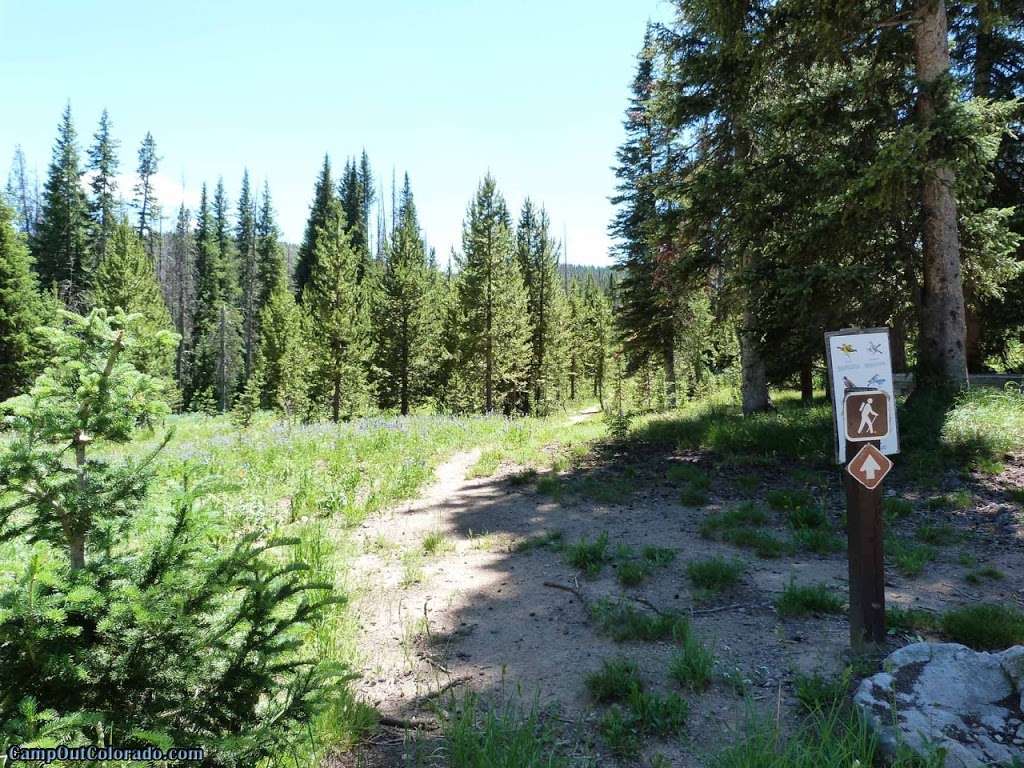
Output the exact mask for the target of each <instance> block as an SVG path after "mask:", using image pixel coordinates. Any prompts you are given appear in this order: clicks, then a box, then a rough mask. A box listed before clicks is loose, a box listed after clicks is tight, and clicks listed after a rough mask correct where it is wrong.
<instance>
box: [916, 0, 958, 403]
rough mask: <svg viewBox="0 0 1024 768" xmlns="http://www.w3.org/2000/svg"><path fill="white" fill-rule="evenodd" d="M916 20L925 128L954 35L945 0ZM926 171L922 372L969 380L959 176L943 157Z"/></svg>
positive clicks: (929, 1) (923, 5) (954, 381)
mask: <svg viewBox="0 0 1024 768" xmlns="http://www.w3.org/2000/svg"><path fill="white" fill-rule="evenodd" d="M917 21H918V23H917V24H915V25H914V54H915V59H916V63H917V78H918V80H919V81H920V84H921V85H920V95H919V97H918V102H917V113H918V118H919V120H920V122H921V125H922V127H927V126H929V125H930V124H931V123H932V121H933V120H934V118H935V113H936V104H935V95H936V94H935V91H936V89H941V88H942V87H943V80H944V79H945V77H946V76H947V75H948V73H949V40H948V26H947V23H946V4H945V2H944V0H921V2H919V4H918V10H917ZM928 159H929V160H930V162H929V163H928V164H927V166H926V169H925V172H924V180H923V182H924V183H923V189H922V203H923V208H924V232H923V241H924V285H923V290H922V302H921V303H922V306H921V341H920V346H921V355H920V358H921V359H920V368H921V370H920V373H921V376H920V377H919V378H920V379H922V380H925V381H931V382H932V383H936V384H950V385H953V386H956V387H963V386H966V384H967V355H966V335H967V328H966V322H965V311H964V288H963V278H962V275H961V271H960V232H959V229H958V222H957V209H956V197H955V195H954V192H953V190H954V186H955V184H956V175H955V172H954V171H953V168H952V166H951V164H950V163H949V162H948V161H947V160H944V159H943V158H941V157H929V158H928Z"/></svg>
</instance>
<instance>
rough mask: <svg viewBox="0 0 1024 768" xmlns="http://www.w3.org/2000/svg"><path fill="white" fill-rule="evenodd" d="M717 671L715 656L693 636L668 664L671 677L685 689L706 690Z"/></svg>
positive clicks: (687, 639) (687, 638) (691, 635)
mask: <svg viewBox="0 0 1024 768" xmlns="http://www.w3.org/2000/svg"><path fill="white" fill-rule="evenodd" d="M714 670H715V654H714V652H713V651H711V650H709V649H708V648H706V647H705V646H704V644H703V643H702V642H701V641H700V640H698V639H697V638H696V637H694V636H693V634H690V635H688V636H687V637H686V639H685V640H684V641H683V644H682V647H681V648H679V650H677V651H676V652H675V654H673V656H672V659H671V660H670V661H669V664H668V673H669V676H670V677H671V678H672V679H673V680H675V681H676V682H677V683H679V684H680V685H681V686H683V687H685V688H689V689H691V690H694V691H703V690H706V689H707V687H708V686H709V685H711V678H712V676H713V674H714Z"/></svg>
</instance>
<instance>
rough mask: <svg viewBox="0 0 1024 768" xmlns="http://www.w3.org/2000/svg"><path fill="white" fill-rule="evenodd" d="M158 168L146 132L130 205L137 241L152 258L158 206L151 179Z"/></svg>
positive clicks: (158, 219)
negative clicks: (135, 224) (144, 246)
mask: <svg viewBox="0 0 1024 768" xmlns="http://www.w3.org/2000/svg"><path fill="white" fill-rule="evenodd" d="M159 167H160V158H159V157H157V154H156V142H155V141H154V140H153V134H151V133H150V132H149V131H146V136H145V138H144V139H143V140H142V146H140V147H139V165H138V168H136V173H137V174H138V177H139V180H138V183H136V185H135V190H134V192H135V199H134V201H133V203H132V205H133V206H134V207H135V210H136V211H138V217H139V218H138V227H137V229H136V231H137V232H138V235H139V239H140V240H141V241H142V242H143V243H145V245H146V252H147V253H149V255H150V257H152V256H153V254H154V251H155V247H156V241H155V234H156V233H155V232H154V227H153V224H154V223H159V221H160V205H159V203H158V201H157V199H156V192H155V191H154V189H153V177H154V176H156V173H157V171H158V170H159Z"/></svg>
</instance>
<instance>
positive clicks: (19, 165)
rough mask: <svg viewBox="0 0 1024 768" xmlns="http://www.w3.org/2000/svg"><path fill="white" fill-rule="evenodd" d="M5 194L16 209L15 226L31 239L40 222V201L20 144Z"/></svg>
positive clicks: (12, 162)
mask: <svg viewBox="0 0 1024 768" xmlns="http://www.w3.org/2000/svg"><path fill="white" fill-rule="evenodd" d="M4 193H5V195H6V197H7V204H8V205H10V206H11V208H13V209H14V223H15V226H16V227H17V229H18V231H19V232H21V234H23V235H25V236H26V237H28V238H31V237H32V235H33V234H34V233H35V229H36V223H37V222H38V220H39V200H38V199H37V196H36V194H35V190H34V188H33V185H32V183H31V182H30V181H29V175H28V164H27V163H26V161H25V152H24V151H23V150H22V148H21V145H20V144H19V145H17V146H16V147H15V148H14V159H13V160H12V161H11V172H10V174H9V175H8V177H7V187H6V188H5V190H4Z"/></svg>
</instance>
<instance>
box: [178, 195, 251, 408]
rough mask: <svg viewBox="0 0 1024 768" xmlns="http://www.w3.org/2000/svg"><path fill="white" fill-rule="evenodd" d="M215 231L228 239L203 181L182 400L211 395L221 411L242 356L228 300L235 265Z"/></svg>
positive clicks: (232, 388) (238, 321)
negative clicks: (193, 305) (186, 385)
mask: <svg viewBox="0 0 1024 768" xmlns="http://www.w3.org/2000/svg"><path fill="white" fill-rule="evenodd" d="M221 210H222V212H223V199H222V206H221ZM221 234H223V235H224V239H225V240H227V239H228V238H227V233H226V232H222V231H218V227H217V221H216V219H215V217H214V214H213V212H212V210H211V206H210V203H209V200H208V197H207V192H206V185H205V184H204V185H203V189H202V194H201V197H200V203H199V213H198V216H197V221H196V236H195V240H196V310H195V320H194V324H193V329H192V336H193V344H192V348H193V365H192V371H191V380H190V382H189V388H188V392H187V402H189V403H193V402H195V401H196V399H197V398H198V399H204V398H205V399H212V400H213V401H214V402H215V403H216V406H217V408H218V410H219V411H220V412H222V413H223V412H226V411H227V410H228V409H229V408H230V406H231V403H232V402H233V400H234V396H235V392H236V391H237V388H238V381H239V378H240V376H241V373H242V367H243V365H244V361H243V357H242V338H241V325H242V323H241V318H240V317H239V313H238V310H237V309H236V307H235V306H234V303H233V301H232V299H233V297H234V296H235V295H236V294H237V288H238V282H237V279H236V277H235V271H234V267H235V265H234V263H233V262H231V261H230V255H229V257H228V258H225V257H224V253H223V252H222V251H221V242H222V240H221V237H220V235H221Z"/></svg>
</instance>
